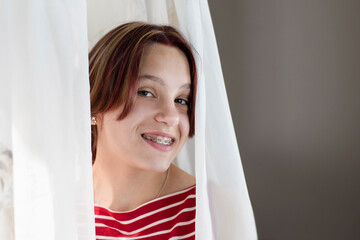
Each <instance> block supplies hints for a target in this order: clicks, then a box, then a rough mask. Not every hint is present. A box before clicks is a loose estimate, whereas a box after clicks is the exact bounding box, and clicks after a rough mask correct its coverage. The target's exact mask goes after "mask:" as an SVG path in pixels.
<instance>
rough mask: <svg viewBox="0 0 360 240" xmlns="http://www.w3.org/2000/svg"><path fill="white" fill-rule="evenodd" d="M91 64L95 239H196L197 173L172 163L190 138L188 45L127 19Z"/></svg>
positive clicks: (191, 63)
mask: <svg viewBox="0 0 360 240" xmlns="http://www.w3.org/2000/svg"><path fill="white" fill-rule="evenodd" d="M89 68H90V88H91V92H90V96H91V114H92V118H91V122H92V153H93V179H94V199H95V217H96V219H95V222H96V235H97V239H195V178H194V177H193V176H191V175H189V174H188V173H186V172H184V171H183V170H181V169H179V168H178V167H176V166H175V165H173V164H172V161H173V160H174V159H175V157H176V156H177V155H178V153H179V151H180V150H181V148H182V147H183V145H184V143H185V142H186V140H187V138H188V137H191V136H193V135H194V119H195V116H194V111H195V98H196V97H195V96H196V83H197V75H196V66H195V60H194V57H193V54H192V49H191V47H190V45H189V43H188V42H187V41H186V40H185V39H184V38H183V37H182V36H181V34H180V33H179V32H178V31H176V30H175V29H174V28H172V27H170V26H158V25H150V24H146V23H140V22H131V23H127V24H124V25H121V26H118V27H117V28H115V29H113V30H112V31H110V32H109V33H107V34H106V35H105V36H104V37H103V38H102V39H100V40H99V42H98V43H97V44H96V45H95V46H94V47H93V49H92V50H91V52H90V54H89Z"/></svg>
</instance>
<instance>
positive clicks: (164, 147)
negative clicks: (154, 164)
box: [141, 137, 173, 152]
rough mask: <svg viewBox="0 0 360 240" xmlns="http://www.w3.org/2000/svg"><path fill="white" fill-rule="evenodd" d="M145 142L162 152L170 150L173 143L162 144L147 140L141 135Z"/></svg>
mask: <svg viewBox="0 0 360 240" xmlns="http://www.w3.org/2000/svg"><path fill="white" fill-rule="evenodd" d="M141 138H142V139H143V140H144V141H145V142H147V143H148V144H149V145H150V146H152V147H154V148H156V149H157V150H159V151H162V152H169V151H171V150H172V148H173V144H170V145H162V144H159V143H156V142H153V141H150V140H147V139H145V138H143V137H141Z"/></svg>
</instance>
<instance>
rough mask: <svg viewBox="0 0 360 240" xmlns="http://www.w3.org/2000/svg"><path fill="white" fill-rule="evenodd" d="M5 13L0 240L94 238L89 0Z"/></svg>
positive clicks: (8, 8)
mask: <svg viewBox="0 0 360 240" xmlns="http://www.w3.org/2000/svg"><path fill="white" fill-rule="evenodd" d="M0 12H1V13H0V25H1V26H0V29H1V35H0V38H1V44H0V46H1V51H0V52H1V54H0V65H1V80H0V81H1V87H0V89H1V90H0V91H1V94H0V121H1V122H0V127H1V132H0V147H1V149H0V151H1V152H0V154H1V155H0V156H1V159H0V163H1V165H0V168H1V171H2V172H1V175H0V179H1V180H2V181H3V184H4V186H5V188H3V189H2V192H1V198H2V199H1V201H2V203H5V204H6V205H3V204H2V205H0V216H1V217H0V220H1V222H0V228H1V229H0V239H1V240H5V239H13V234H15V239H29V240H30V239H31V240H35V239H37V240H39V239H59V240H60V239H61V240H63V239H83V240H85V239H86V240H91V239H95V238H94V232H95V231H94V223H93V222H94V221H93V218H94V216H93V194H92V176H91V173H92V171H91V151H90V119H89V117H90V104H89V81H88V63H87V62H88V60H87V30H86V24H87V22H86V2H85V1H81V0H63V1H57V0H43V1H41V0H26V1H20V0H5V1H1V5H0ZM11 156H12V158H11ZM12 161H13V175H12V176H13V193H11V192H10V191H11V187H10V186H11V183H10V180H11V177H9V174H8V175H5V173H10V171H11V162H12ZM2 166H3V167H2ZM12 196H13V201H12V200H11V198H12ZM12 203H13V204H12ZM12 206H13V207H12ZM12 209H13V210H14V211H12ZM12 216H13V218H12ZM13 226H15V227H13Z"/></svg>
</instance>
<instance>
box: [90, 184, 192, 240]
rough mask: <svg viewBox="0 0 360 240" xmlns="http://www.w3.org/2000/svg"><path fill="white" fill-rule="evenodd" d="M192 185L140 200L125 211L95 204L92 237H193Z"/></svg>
mask: <svg viewBox="0 0 360 240" xmlns="http://www.w3.org/2000/svg"><path fill="white" fill-rule="evenodd" d="M195 193H196V187H195V186H193V187H190V188H187V189H185V190H182V191H179V192H176V193H172V194H169V195H166V196H163V197H160V198H157V199H154V200H152V201H150V202H147V203H144V204H142V205H141V206H139V207H137V208H136V209H134V210H131V211H128V212H117V211H112V210H110V209H108V208H105V207H102V206H99V205H95V227H96V239H97V240H105V239H141V240H143V239H146V240H155V239H156V240H161V239H169V240H170V239H171V240H177V239H184V240H194V239H195V209H196V199H195Z"/></svg>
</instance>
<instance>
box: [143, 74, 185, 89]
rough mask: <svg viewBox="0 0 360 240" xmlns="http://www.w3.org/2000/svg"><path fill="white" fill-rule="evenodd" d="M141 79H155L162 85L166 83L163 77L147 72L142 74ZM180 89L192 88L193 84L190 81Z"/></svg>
mask: <svg viewBox="0 0 360 240" xmlns="http://www.w3.org/2000/svg"><path fill="white" fill-rule="evenodd" d="M139 81H154V82H157V83H159V84H160V85H163V86H164V85H166V84H165V81H164V80H163V79H162V78H159V77H157V76H154V75H150V74H145V75H141V76H139ZM180 89H191V84H190V83H185V84H184V85H182V86H180Z"/></svg>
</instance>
